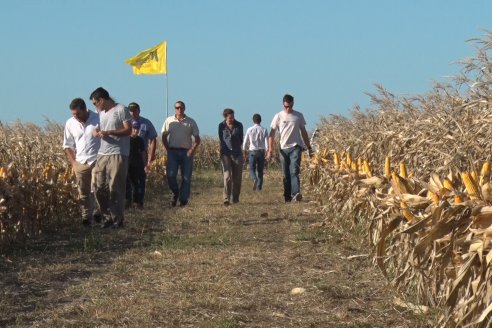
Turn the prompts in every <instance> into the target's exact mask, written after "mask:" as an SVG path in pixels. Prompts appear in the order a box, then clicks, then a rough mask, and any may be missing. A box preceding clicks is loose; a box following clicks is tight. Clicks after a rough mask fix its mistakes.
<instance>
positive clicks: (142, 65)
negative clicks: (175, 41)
mask: <svg viewBox="0 0 492 328" xmlns="http://www.w3.org/2000/svg"><path fill="white" fill-rule="evenodd" d="M166 47H167V44H166V41H164V42H162V43H160V44H158V45H156V46H155V47H153V48H150V49H147V50H144V51H142V52H140V53H139V54H138V55H136V56H135V57H132V58H130V59H127V61H126V63H127V64H129V65H131V66H132V68H133V73H134V74H167V67H166Z"/></svg>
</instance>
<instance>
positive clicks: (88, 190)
mask: <svg viewBox="0 0 492 328" xmlns="http://www.w3.org/2000/svg"><path fill="white" fill-rule="evenodd" d="M94 165H95V163H93V164H92V165H89V164H82V163H79V162H77V161H75V162H74V164H73V170H74V171H75V181H76V183H77V189H78V191H79V203H80V210H81V213H82V219H86V220H90V221H92V216H93V213H94V210H95V209H96V205H97V204H96V199H95V197H94V193H93V191H94V189H95V188H94V185H93V184H94V172H95V170H94Z"/></svg>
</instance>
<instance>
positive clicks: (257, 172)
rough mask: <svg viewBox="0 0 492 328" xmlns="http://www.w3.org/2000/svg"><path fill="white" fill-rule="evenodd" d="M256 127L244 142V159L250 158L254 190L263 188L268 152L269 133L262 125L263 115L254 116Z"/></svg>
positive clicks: (249, 129)
mask: <svg viewBox="0 0 492 328" xmlns="http://www.w3.org/2000/svg"><path fill="white" fill-rule="evenodd" d="M253 123H254V125H253V126H252V127H250V128H248V130H247V131H246V135H245V136H244V141H243V150H244V157H245V159H246V156H248V162H249V174H250V176H251V179H252V180H253V190H254V191H260V190H261V189H262V188H263V169H264V167H265V153H266V152H267V151H268V131H267V129H265V128H264V127H262V126H261V125H260V123H261V115H260V114H254V115H253Z"/></svg>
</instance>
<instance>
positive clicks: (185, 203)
mask: <svg viewBox="0 0 492 328" xmlns="http://www.w3.org/2000/svg"><path fill="white" fill-rule="evenodd" d="M186 205H188V201H187V200H180V201H179V206H180V207H184V206H186Z"/></svg>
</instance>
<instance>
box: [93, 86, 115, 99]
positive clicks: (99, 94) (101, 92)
mask: <svg viewBox="0 0 492 328" xmlns="http://www.w3.org/2000/svg"><path fill="white" fill-rule="evenodd" d="M101 98H103V99H107V100H109V99H111V97H109V92H108V91H106V89H104V88H103V87H99V88H97V89H96V90H94V91H92V93H91V96H90V97H89V99H95V100H99V99H101Z"/></svg>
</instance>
